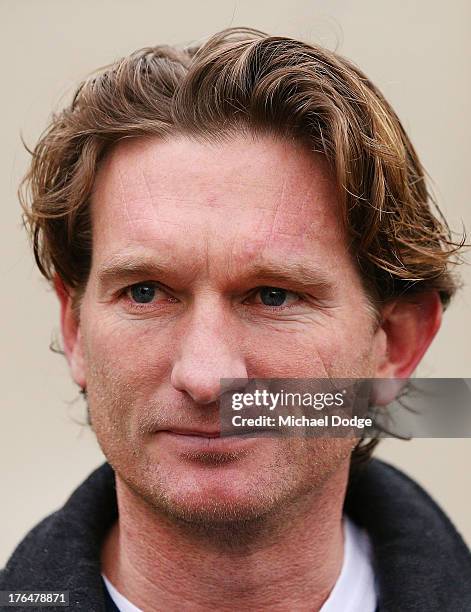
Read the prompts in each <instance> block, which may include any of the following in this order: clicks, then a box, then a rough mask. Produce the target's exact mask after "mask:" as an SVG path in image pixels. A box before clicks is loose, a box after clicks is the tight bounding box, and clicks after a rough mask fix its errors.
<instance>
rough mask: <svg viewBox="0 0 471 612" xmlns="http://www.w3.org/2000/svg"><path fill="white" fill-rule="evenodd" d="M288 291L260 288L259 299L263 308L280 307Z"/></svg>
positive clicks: (275, 288)
mask: <svg viewBox="0 0 471 612" xmlns="http://www.w3.org/2000/svg"><path fill="white" fill-rule="evenodd" d="M288 293H289V292H288V291H286V290H285V289H278V288H277V287H262V288H261V289H260V299H261V301H262V303H263V304H264V305H265V306H282V305H283V304H284V302H285V300H286V298H287V295H288Z"/></svg>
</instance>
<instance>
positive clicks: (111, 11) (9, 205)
mask: <svg viewBox="0 0 471 612" xmlns="http://www.w3.org/2000/svg"><path fill="white" fill-rule="evenodd" d="M0 23H1V24H2V25H1V37H0V45H1V54H0V57H1V82H2V88H1V89H2V94H1V98H0V106H1V117H2V138H1V140H0V155H1V159H0V161H1V164H0V171H1V178H2V180H1V182H0V189H1V207H2V208H1V210H2V228H1V230H2V231H1V236H2V240H1V242H0V245H1V249H2V252H1V256H0V274H1V279H2V299H1V302H0V313H1V347H2V348H1V354H0V359H1V364H0V365H1V369H0V372H1V386H2V392H1V428H0V485H1V499H2V503H1V504H0V524H1V525H2V533H1V537H0V566H2V565H3V564H4V562H5V561H6V559H7V557H8V556H9V555H10V554H11V552H12V550H13V548H14V546H15V545H16V544H17V543H18V542H19V540H20V539H21V538H22V537H23V536H24V535H25V533H26V531H27V530H29V529H30V528H31V527H32V526H33V525H34V524H36V523H37V522H38V521H39V520H40V519H42V518H43V517H45V516H46V515H47V514H49V513H50V512H52V511H53V510H55V509H57V508H58V507H60V506H61V505H62V504H63V503H64V501H65V500H66V498H67V497H68V495H69V494H70V493H71V492H72V490H73V489H74V488H75V487H76V486H77V485H78V484H79V483H80V482H82V481H83V480H84V478H85V477H86V476H87V475H88V474H89V472H90V471H91V470H92V469H93V468H95V467H96V466H98V465H99V464H100V463H101V462H102V461H103V460H104V458H103V455H102V454H101V451H100V450H99V448H98V445H97V443H96V441H95V439H94V437H93V434H92V433H91V432H90V431H89V430H88V429H87V427H85V426H84V425H81V424H80V423H83V422H84V408H83V403H82V401H81V400H80V399H78V397H79V396H78V392H77V389H76V388H75V386H74V385H73V384H72V382H71V380H70V377H69V374H68V369H67V365H66V362H65V360H64V358H63V357H61V356H60V355H56V354H54V353H52V352H51V351H49V350H48V345H49V343H50V341H51V339H52V338H53V337H54V334H55V335H57V334H58V332H59V309H58V303H57V300H56V298H55V296H54V294H53V293H52V292H51V290H50V289H49V288H48V286H47V284H46V282H45V281H44V280H42V279H41V277H40V275H39V272H38V271H37V270H36V268H35V265H34V262H33V258H32V255H31V252H30V249H29V245H28V242H27V239H26V235H25V232H24V230H23V229H22V227H21V222H20V208H19V204H18V201H17V197H16V189H17V186H18V182H19V180H20V178H21V176H22V175H23V173H24V171H25V169H26V167H27V163H28V155H27V154H26V153H25V151H24V149H23V147H22V145H21V141H20V133H21V134H23V137H24V138H25V140H26V142H27V143H28V144H29V145H34V143H35V141H36V139H37V137H38V136H39V134H40V132H41V131H42V129H44V128H45V126H46V124H47V120H48V117H49V116H50V113H51V111H52V110H54V109H58V108H60V107H61V105H62V103H63V102H64V101H67V100H69V99H70V95H71V92H72V91H73V88H74V87H75V86H76V85H77V84H78V82H79V81H80V79H81V78H82V77H84V76H85V75H86V74H87V73H89V72H91V71H92V70H94V69H95V68H97V67H99V66H102V65H105V64H107V63H109V62H111V61H113V60H114V59H116V58H118V57H120V56H122V55H125V54H127V53H129V52H131V51H133V50H135V49H137V48H140V47H143V46H147V45H154V44H160V43H171V44H172V43H188V42H191V41H195V40H199V39H201V38H204V37H207V36H209V35H210V34H212V33H214V32H216V31H218V30H220V29H222V28H225V27H229V26H236V25H238V26H241V25H245V26H251V27H256V28H260V29H262V30H265V31H267V32H269V33H272V34H284V35H289V36H293V37H295V38H300V39H303V40H307V41H312V42H317V43H321V44H323V45H325V46H327V47H328V48H330V49H336V50H338V51H339V52H340V53H342V54H343V55H346V56H347V57H349V58H350V59H352V60H353V61H354V62H355V63H357V64H358V65H359V66H360V67H361V68H363V70H364V71H365V72H366V73H367V74H368V76H369V77H370V78H371V79H372V80H373V81H374V82H375V83H376V84H377V85H378V86H379V87H380V88H381V89H382V91H383V92H384V94H385V95H386V97H387V98H388V99H389V100H390V101H391V103H392V104H393V106H394V108H395V109H396V111H397V112H398V114H399V116H400V118H401V119H402V121H403V124H404V126H405V128H406V130H407V131H408V133H409V135H410V136H411V138H412V140H413V142H414V144H415V146H416V148H417V150H418V152H419V155H420V156H421V159H422V161H423V163H424V165H425V167H426V168H427V170H428V172H429V174H430V175H431V177H432V178H433V185H434V190H435V193H436V195H437V198H438V201H439V203H440V205H441V207H442V210H443V211H444V212H445V214H446V216H447V217H448V219H449V222H450V224H451V225H452V227H454V228H456V229H457V230H460V229H461V223H462V222H464V224H465V225H466V226H467V227H468V229H469V228H471V210H470V203H469V193H470V176H469V174H470V167H469V159H470V143H471V122H470V119H469V113H470V110H471V104H470V102H471V78H470V75H471V72H470V67H471V37H470V24H471V3H470V2H469V1H468V0H451V1H450V2H447V3H443V2H442V1H439V0H433V1H432V0H419V1H417V0H416V1H414V0H408V1H406V0H396V2H389V1H386V0H356V1H355V2H353V1H349V0H330V1H328V2H327V1H315V0H310V1H306V0H297V1H296V0H291V1H290V2H288V1H285V2H281V1H279V0H270V1H265V0H257V1H256V2H254V1H253V0H252V1H248V0H237V1H234V0H233V1H223V0H218V1H215V0H210V1H208V0H207V1H205V2H180V1H178V0H176V1H175V0H174V1H173V2H162V1H160V0H155V1H151V0H101V1H100V0H93V1H92V0H81V2H80V3H78V2H67V1H63V0H41V1H40V2H38V1H36V0H1V1H0ZM460 271H461V274H462V276H463V279H464V281H465V283H466V287H465V289H464V290H463V291H462V292H461V293H460V295H459V296H458V297H457V298H456V300H455V303H454V304H453V305H452V306H451V307H450V309H449V311H448V312H447V313H446V315H445V320H444V325H443V328H442V330H441V332H440V334H439V336H438V337H437V339H436V340H435V342H434V344H433V346H432V348H431V349H430V350H429V352H428V354H427V356H426V358H425V360H424V362H423V364H422V366H421V367H420V369H419V373H420V374H421V375H423V376H437V377H470V376H471V359H470V358H471V347H470V345H471V334H470V323H471V322H470V303H471V274H470V270H469V268H465V267H462V268H461V270H460ZM376 454H377V455H378V456H379V457H382V458H385V459H386V460H388V461H390V462H391V463H393V464H395V465H397V466H399V467H401V468H402V469H404V470H405V471H406V472H407V473H408V474H410V475H412V476H413V477H414V478H415V479H416V480H417V481H418V482H419V483H421V484H422V485H423V486H424V487H425V488H426V489H427V490H428V491H429V492H430V493H431V494H432V496H433V497H434V498H435V499H436V500H437V501H438V502H439V503H440V505H441V506H442V507H443V508H444V510H445V511H446V512H447V513H448V514H449V516H450V517H451V519H452V521H453V522H454V523H455V525H456V526H457V528H458V529H459V530H460V531H461V533H462V534H463V536H464V537H465V538H466V540H467V541H468V543H471V520H470V511H469V507H470V504H471V491H470V488H471V487H470V485H471V477H470V468H469V464H470V459H471V440H468V439H463V440H458V439H454V440H425V439H421V440H413V441H410V442H401V441H396V440H387V441H385V442H383V443H382V444H381V445H380V447H379V449H378V451H377V453H376ZM425 528H426V525H424V529H425Z"/></svg>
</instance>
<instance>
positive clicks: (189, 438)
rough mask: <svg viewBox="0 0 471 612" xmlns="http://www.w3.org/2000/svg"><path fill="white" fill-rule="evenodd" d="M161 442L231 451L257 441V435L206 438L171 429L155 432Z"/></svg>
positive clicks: (191, 447)
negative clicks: (175, 431) (179, 432)
mask: <svg viewBox="0 0 471 612" xmlns="http://www.w3.org/2000/svg"><path fill="white" fill-rule="evenodd" d="M155 435H156V436H158V437H159V438H160V440H161V441H162V442H163V441H164V440H166V441H168V442H170V443H171V444H172V445H175V447H177V448H179V449H180V450H189V449H191V450H193V451H194V450H198V451H199V452H205V451H207V452H209V453H218V452H220V453H233V452H235V451H238V450H245V449H246V448H248V447H250V446H252V445H254V444H256V443H257V442H259V437H255V436H223V437H217V438H207V437H205V436H197V435H188V434H178V433H174V432H172V431H159V432H157V433H156V434H155Z"/></svg>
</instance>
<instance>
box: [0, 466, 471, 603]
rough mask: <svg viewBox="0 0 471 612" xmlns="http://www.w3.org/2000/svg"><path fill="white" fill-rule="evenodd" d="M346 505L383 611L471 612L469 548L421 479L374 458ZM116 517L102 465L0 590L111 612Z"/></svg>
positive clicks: (8, 572) (12, 563)
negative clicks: (61, 595)
mask: <svg viewBox="0 0 471 612" xmlns="http://www.w3.org/2000/svg"><path fill="white" fill-rule="evenodd" d="M345 510H346V512H347V514H348V515H349V516H350V517H351V518H352V519H353V520H354V521H355V522H356V523H358V524H359V525H362V526H364V527H366V529H367V530H368V533H369V535H370V538H371V541H372V544H373V551H374V558H375V565H376V567H375V571H376V576H377V580H378V586H379V591H380V594H379V597H380V599H379V608H378V609H379V611H380V612H406V611H409V610H411V611H420V612H470V611H471V554H470V551H469V550H468V548H467V547H466V545H465V544H464V542H463V540H462V538H461V536H460V535H459V534H458V533H457V531H456V529H455V528H454V527H453V525H452V524H451V523H450V521H449V519H448V518H447V517H446V516H445V515H444V514H443V512H442V511H441V510H440V508H439V507H438V506H437V505H436V504H435V502H434V501H433V500H432V499H431V498H430V497H429V495H428V494H427V493H426V492H425V491H424V490H423V489H421V488H420V487H419V486H418V485H417V484H416V483H415V482H413V481H412V480H411V479H410V478H408V477H407V476H405V475H404V474H403V473H402V472H400V471H398V470H396V469H395V468H393V467H392V466H390V465H388V464H386V463H384V462H382V461H379V460H378V459H373V460H372V461H371V462H370V463H369V464H368V465H367V466H366V467H365V468H364V470H363V471H362V472H361V474H360V476H359V477H358V478H357V479H356V480H355V481H353V482H351V483H350V485H349V489H348V494H347V497H346V500H345ZM116 517H117V506H116V493H115V483H114V472H113V470H112V469H111V467H110V466H109V464H107V463H104V464H103V465H102V466H100V467H99V468H98V469H97V470H95V471H94V472H93V473H92V474H91V475H90V476H89V477H88V478H87V480H85V482H84V483H83V484H82V485H80V487H78V489H77V490H76V491H75V492H74V493H73V494H72V495H71V497H70V498H69V500H68V501H67V502H66V504H65V505H64V506H63V508H61V509H60V510H58V511H57V512H54V513H53V514H51V515H50V516H48V517H47V518H45V519H44V520H43V521H41V522H40V523H39V524H38V525H37V526H36V527H34V528H33V529H32V530H31V531H30V532H29V533H28V534H27V535H26V537H25V538H24V540H23V541H22V542H21V543H20V544H19V545H18V547H17V548H16V550H15V551H14V553H13V555H12V556H11V558H10V560H9V561H8V563H7V565H6V567H5V568H4V570H2V571H1V572H0V590H14V589H23V590H30V591H31V590H35V589H36V590H42V591H45V590H51V591H53V590H58V589H59V590H68V591H69V594H70V607H68V608H38V610H52V609H54V610H57V611H58V610H60V609H64V610H71V611H72V610H73V611H74V612H75V611H77V612H78V611H80V612H106V611H108V610H111V609H112V607H111V606H110V602H109V598H107V597H106V593H105V591H106V589H105V588H104V585H103V581H102V579H101V576H100V543H101V541H102V538H103V536H104V534H105V533H106V531H107V529H108V528H109V526H110V525H111V523H112V522H113V521H114V520H115V519H116ZM5 610H6V611H7V610H23V611H24V612H28V611H31V610H32V608H5Z"/></svg>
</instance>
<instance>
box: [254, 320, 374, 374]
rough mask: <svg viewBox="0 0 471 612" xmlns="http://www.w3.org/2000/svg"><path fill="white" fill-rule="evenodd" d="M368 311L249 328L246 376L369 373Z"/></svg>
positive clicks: (370, 341) (369, 332) (369, 336)
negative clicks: (359, 314) (361, 314)
mask: <svg viewBox="0 0 471 612" xmlns="http://www.w3.org/2000/svg"><path fill="white" fill-rule="evenodd" d="M372 347H373V338H372V323H371V321H370V320H369V318H368V315H366V313H365V316H364V317H358V318H357V319H355V320H350V319H349V318H348V317H345V318H344V319H342V318H335V319H334V318H332V319H329V320H324V321H322V323H320V322H312V321H311V322H309V324H305V325H299V326H298V325H297V326H292V327H291V328H289V327H288V326H285V328H281V329H280V328H278V329H276V330H267V329H257V330H253V329H252V330H250V332H249V333H248V334H247V336H246V345H245V357H246V366H247V373H248V377H249V378H250V377H254V378H255V377H266V378H327V377H333V378H356V377H368V376H369V375H370V371H371V364H370V362H371V358H372V354H373V351H372Z"/></svg>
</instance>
